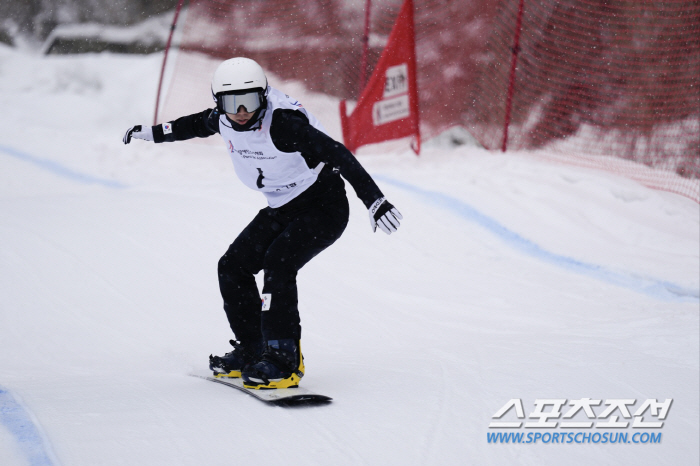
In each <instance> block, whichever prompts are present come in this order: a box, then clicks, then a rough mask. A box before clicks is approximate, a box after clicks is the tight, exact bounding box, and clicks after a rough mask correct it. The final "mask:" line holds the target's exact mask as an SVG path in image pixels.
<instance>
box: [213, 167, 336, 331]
mask: <svg viewBox="0 0 700 466" xmlns="http://www.w3.org/2000/svg"><path fill="white" fill-rule="evenodd" d="M348 216H349V208H348V200H347V196H346V194H345V189H344V183H343V181H342V180H341V178H340V176H338V175H337V174H334V173H333V172H332V171H331V170H330V169H329V168H325V169H324V170H323V172H322V173H321V176H319V179H318V181H317V182H316V183H314V185H312V186H311V187H310V188H309V189H307V190H306V191H305V192H303V193H302V194H301V195H300V196H299V197H297V198H295V199H293V200H292V201H290V202H289V203H288V204H286V205H284V206H282V207H280V208H277V209H273V208H271V207H266V208H264V209H262V210H261V211H260V212H258V214H257V215H256V216H255V218H254V219H253V221H252V222H250V224H249V225H248V226H247V227H246V228H245V229H244V230H243V231H242V232H241V234H240V235H238V237H237V238H236V240H235V241H234V242H233V244H231V246H229V248H228V251H226V254H224V256H223V257H222V258H221V259H220V260H219V288H220V289H221V296H222V297H223V299H224V310H225V311H226V317H227V318H228V321H229V324H230V326H231V330H233V333H234V334H235V335H236V339H238V340H240V341H242V342H247V341H251V340H260V339H262V340H264V341H266V340H279V339H285V338H292V339H300V338H301V325H300V320H299V310H298V307H297V282H296V277H297V272H298V271H299V269H301V268H302V267H303V266H304V265H305V264H306V263H307V262H309V261H310V260H311V259H312V258H314V257H315V256H316V255H317V254H318V253H320V252H321V251H323V250H324V249H326V248H327V247H328V246H330V245H331V244H333V243H334V242H335V241H336V240H337V239H338V238H340V236H341V235H342V234H343V231H344V230H345V227H346V226H347V223H348ZM261 270H264V273H265V275H264V285H263V290H262V292H263V294H269V295H270V301H269V310H265V311H263V310H262V306H261V297H260V293H259V292H258V287H257V284H256V282H255V277H254V276H255V275H256V274H257V273H258V272H260V271H261Z"/></svg>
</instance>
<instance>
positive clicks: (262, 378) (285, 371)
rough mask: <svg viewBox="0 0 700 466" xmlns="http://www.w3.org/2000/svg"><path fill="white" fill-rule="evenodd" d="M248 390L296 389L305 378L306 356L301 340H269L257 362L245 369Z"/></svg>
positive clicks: (245, 383)
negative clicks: (302, 351) (302, 349)
mask: <svg viewBox="0 0 700 466" xmlns="http://www.w3.org/2000/svg"><path fill="white" fill-rule="evenodd" d="M242 377H243V386H244V387H246V388H254V389H256V390H258V389H270V388H294V387H298V386H299V381H300V380H301V378H302V377H304V356H303V355H302V354H301V342H300V341H299V340H268V342H267V347H266V348H265V349H264V350H263V353H262V356H261V357H260V358H259V359H258V361H257V362H255V363H253V364H251V365H249V366H247V367H245V368H244V369H243V374H242Z"/></svg>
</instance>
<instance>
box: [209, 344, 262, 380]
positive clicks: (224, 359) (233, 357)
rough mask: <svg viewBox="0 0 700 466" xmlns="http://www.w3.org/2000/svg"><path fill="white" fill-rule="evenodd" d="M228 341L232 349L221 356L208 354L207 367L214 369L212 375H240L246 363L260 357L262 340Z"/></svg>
mask: <svg viewBox="0 0 700 466" xmlns="http://www.w3.org/2000/svg"><path fill="white" fill-rule="evenodd" d="M229 343H231V346H233V351H231V352H229V353H226V354H225V355H223V356H212V355H211V354H210V355H209V369H211V370H212V371H214V377H217V378H218V377H232V378H237V377H240V376H241V371H242V370H243V368H244V367H245V366H246V365H248V364H251V363H254V362H255V361H257V360H258V359H260V355H261V353H262V342H255V343H241V342H240V341H236V340H230V341H229Z"/></svg>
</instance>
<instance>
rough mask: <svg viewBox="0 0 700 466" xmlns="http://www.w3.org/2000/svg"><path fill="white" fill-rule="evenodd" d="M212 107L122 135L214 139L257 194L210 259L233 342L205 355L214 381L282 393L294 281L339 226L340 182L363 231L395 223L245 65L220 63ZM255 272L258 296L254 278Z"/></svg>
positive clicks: (288, 375)
mask: <svg viewBox="0 0 700 466" xmlns="http://www.w3.org/2000/svg"><path fill="white" fill-rule="evenodd" d="M211 89H212V95H213V97H214V100H215V102H216V106H215V108H213V109H207V110H204V111H202V112H200V113H196V114H193V115H188V116H184V117H181V118H178V119H176V120H174V121H171V122H168V123H163V124H160V125H156V126H150V125H137V126H133V127H131V128H129V130H128V131H127V132H126V134H125V135H124V139H123V142H124V144H129V142H130V141H131V139H132V138H137V139H142V140H146V141H153V142H155V143H161V142H172V141H183V140H186V139H191V138H195V137H200V138H204V137H208V136H211V135H213V134H216V133H219V134H220V135H221V137H222V138H223V139H224V143H225V145H226V149H227V150H228V152H229V155H230V156H231V159H232V160H233V166H234V169H235V171H236V174H237V175H238V177H239V178H240V180H241V181H242V182H243V184H245V185H246V186H248V187H249V188H252V189H255V190H258V191H261V192H262V193H263V194H264V195H265V197H266V198H267V203H268V206H267V207H265V208H264V209H262V210H260V212H259V213H258V214H257V215H256V216H255V218H254V219H253V220H252V221H251V222H250V224H249V225H248V226H247V227H245V228H244V229H243V231H242V232H241V233H240V234H239V235H238V237H237V238H236V239H235V241H234V242H233V243H232V244H231V246H230V247H229V248H228V250H227V251H226V253H225V254H224V255H223V257H222V258H221V259H220V260H219V264H218V272H219V288H220V290H221V296H222V297H223V301H224V310H225V312H226V316H227V318H228V321H229V325H230V326H231V330H232V331H233V333H234V335H235V338H236V340H231V345H232V346H233V351H231V352H229V353H226V354H225V355H224V356H209V360H210V362H209V367H210V369H211V370H212V371H214V375H215V376H217V377H242V378H243V382H244V385H245V386H246V387H248V388H256V389H257V388H288V387H295V386H297V385H298V383H299V380H300V379H301V377H302V376H303V375H304V362H303V356H302V353H301V346H300V341H301V326H300V319H299V310H298V308H297V283H296V276H297V272H298V271H299V269H301V268H302V267H303V266H304V265H305V264H306V263H307V262H308V261H309V260H311V259H312V258H313V257H315V256H316V255H317V254H318V253H320V252H321V251H323V250H324V249H326V248H327V247H328V246H330V245H331V244H333V243H334V242H335V241H336V240H337V239H338V238H339V237H340V236H341V235H342V233H343V231H344V230H345V227H346V225H347V223H348V215H349V207H348V199H347V196H346V194H345V187H344V186H345V184H344V182H343V180H342V179H341V177H340V175H342V176H343V178H345V179H346V180H347V181H348V182H349V183H350V184H351V185H352V187H353V188H354V190H355V192H356V194H357V196H358V197H359V198H360V199H361V200H362V202H363V203H364V204H365V206H366V207H367V209H368V211H369V219H370V224H371V227H372V230H373V231H376V229H377V227H379V228H380V229H381V230H382V231H384V232H385V233H387V234H391V233H392V232H395V231H396V229H397V228H398V227H399V220H400V219H402V218H403V217H402V216H401V214H400V213H399V212H398V210H397V209H396V208H395V207H394V206H393V205H392V204H391V203H389V202H388V201H387V200H386V199H385V197H384V195H383V194H382V192H381V191H380V189H379V187H378V186H377V185H376V183H375V182H374V180H372V178H371V177H370V176H369V174H368V173H367V172H366V171H365V170H364V168H363V167H362V166H361V165H360V163H359V162H358V161H357V159H355V157H354V156H353V155H352V153H351V152H350V151H348V150H347V149H346V148H345V146H343V145H342V144H341V143H339V142H337V141H335V140H333V139H332V138H330V137H329V136H328V135H327V134H326V132H325V130H324V128H323V126H322V125H321V124H320V122H319V121H318V120H317V119H316V118H315V117H314V116H313V115H312V114H311V113H310V112H308V111H307V110H306V109H305V108H304V107H303V106H302V105H301V104H300V103H299V102H298V101H296V100H295V99H293V98H291V97H289V96H288V95H285V94H284V93H283V92H281V91H279V90H277V89H274V88H272V87H270V86H268V82H267V77H266V76H265V72H264V71H263V69H262V68H261V67H260V65H259V64H258V63H256V62H255V61H253V60H251V59H248V58H242V57H238V58H232V59H229V60H226V61H224V62H223V63H221V64H220V65H219V67H218V68H217V69H216V71H215V72H214V76H213V78H212V83H211ZM261 270H264V285H263V289H262V297H261V295H260V293H259V291H258V288H257V285H256V282H255V277H254V275H256V274H257V273H258V272H260V271H261Z"/></svg>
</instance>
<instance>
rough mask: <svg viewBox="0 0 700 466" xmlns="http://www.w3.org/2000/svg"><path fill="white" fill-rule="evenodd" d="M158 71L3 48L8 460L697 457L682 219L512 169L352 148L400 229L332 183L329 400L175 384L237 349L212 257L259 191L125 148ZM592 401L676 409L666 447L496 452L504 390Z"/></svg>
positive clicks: (307, 296)
mask: <svg viewBox="0 0 700 466" xmlns="http://www.w3.org/2000/svg"><path fill="white" fill-rule="evenodd" d="M160 60H161V56H160V55H154V56H148V57H123V56H114V55H109V54H102V55H93V56H80V57H69V56H63V57H50V58H37V57H33V56H29V55H24V54H18V53H16V52H13V51H11V50H10V49H7V48H0V108H2V109H3V111H2V113H0V123H1V124H0V127H1V128H2V134H1V136H0V244H2V247H0V296H1V297H2V300H1V301H0V302H1V303H2V304H1V306H2V307H1V308H0V413H4V414H0V416H2V417H0V464H2V465H3V466H5V465H7V466H15V465H25V464H47V465H48V464H54V465H58V464H61V465H66V466H67V465H71V466H73V465H77V466H82V465H85V466H92V465H122V464H125V465H126V464H129V465H133V464H148V465H161V464H162V465H195V464H196V465H199V464H207V465H219V464H221V465H224V464H226V465H230V464H258V463H259V462H260V461H261V459H264V461H265V462H266V463H269V464H277V463H283V462H284V463H290V462H291V463H292V464H303V465H321V464H323V465H325V464H335V465H346V464H347V465H357V464H368V465H398V464H401V465H406V464H409V465H424V464H436V465H437V464H441V465H443V464H448V465H453V464H469V465H472V464H473V465H504V464H518V465H550V464H551V465H554V464H572V465H590V464H635V465H659V464H668V465H694V464H698V461H700V458H699V457H698V438H699V437H700V430H699V423H698V410H699V406H698V394H699V390H700V388H699V384H698V377H699V370H698V367H699V356H698V355H699V353H700V348H699V339H700V338H699V328H698V314H699V312H700V304H699V301H698V290H699V288H700V276H699V275H700V245H699V244H698V238H699V236H700V230H699V228H700V212H699V209H698V205H697V204H696V203H694V202H693V201H690V200H688V199H685V198H683V197H680V196H677V195H673V194H669V193H664V192H657V191H652V190H649V189H647V188H644V187H642V186H640V185H638V184H637V183H635V182H632V181H629V180H626V179H622V178H619V177H615V176H613V175H609V174H606V173H601V172H595V171H588V170H582V169H578V168H573V167H567V166H560V165H549V164H546V163H544V162H541V161H536V160H533V159H531V158H528V157H527V156H526V155H522V154H508V155H503V154H493V153H488V152H486V151H483V150H480V149H477V148H474V147H461V148H456V149H455V148H449V147H441V146H440V145H438V144H433V145H431V144H427V145H426V148H425V152H424V154H422V155H421V156H420V157H418V158H417V157H415V156H413V155H412V154H411V153H410V152H408V151H405V150H403V149H397V147H399V146H397V145H385V146H380V147H374V148H368V149H364V150H361V152H360V155H359V159H360V161H361V162H362V163H363V165H364V166H365V167H366V168H367V169H368V171H370V173H372V174H373V175H374V176H375V177H376V179H377V180H378V182H379V184H380V186H381V187H382V189H383V190H384V192H385V194H386V195H387V197H388V198H389V199H390V200H391V201H392V202H393V203H394V204H395V205H396V206H397V207H398V208H399V209H400V210H401V212H402V213H403V215H404V217H405V221H404V224H403V226H402V227H401V230H400V231H399V232H398V233H397V234H395V235H391V236H386V235H383V234H381V233H377V234H372V233H371V231H370V228H369V224H368V221H367V218H366V211H365V210H364V208H363V206H362V204H361V202H360V201H359V200H358V199H357V198H356V197H354V194H353V193H352V189H351V188H350V187H349V186H348V190H349V193H350V198H351V209H352V213H351V221H350V225H349V226H348V229H347V230H346V233H345V235H344V236H343V237H342V238H341V239H340V240H339V241H338V243H337V244H336V245H334V246H333V247H331V248H330V249H329V250H327V251H325V252H324V253H323V254H321V255H320V256H319V257H317V258H316V259H315V260H314V261H312V262H311V263H310V264H309V265H307V266H306V267H305V268H304V269H303V270H302V272H301V273H300V277H299V286H300V309H301V313H302V325H303V329H304V330H303V346H304V355H305V358H306V366H307V375H306V377H305V378H304V379H303V381H302V384H303V385H304V386H306V387H308V388H310V389H314V390H317V391H319V392H322V393H324V394H327V395H330V396H332V397H333V398H334V399H335V401H334V402H333V403H332V404H331V405H329V406H323V407H315V408H308V409H283V408H275V407H270V406H266V405H264V404H262V403H260V402H259V401H256V400H254V399H253V398H251V397H247V396H244V395H243V394H239V393H237V392H234V391H232V390H230V389H227V388H226V387H222V386H218V385H215V384H211V383H209V382H206V381H203V380H199V379H195V378H192V377H188V376H187V374H188V373H189V372H191V371H193V370H197V369H202V368H204V367H205V365H206V363H207V356H208V355H209V354H210V353H222V352H225V351H227V350H228V343H227V341H228V339H229V338H231V335H230V331H229V330H228V329H227V323H226V320H225V316H224V313H223V310H222V309H221V299H220V297H219V295H218V286H217V282H216V263H217V261H218V258H219V257H220V255H221V254H222V253H223V252H224V251H225V250H226V248H227V246H228V244H229V243H230V242H231V241H232V240H233V239H234V238H235V236H236V234H237V233H238V232H239V231H240V230H241V229H242V228H243V227H244V226H245V225H246V224H247V222H248V221H249V220H250V219H251V218H252V216H253V215H254V214H255V212H257V210H259V209H260V208H262V207H263V206H264V199H263V197H262V196H261V195H259V194H257V193H255V192H253V191H250V190H247V189H246V188H245V187H244V186H242V184H240V183H239V182H238V181H237V179H236V178H235V175H234V173H233V169H232V167H231V165H230V160H229V159H228V156H227V154H226V152H225V151H224V149H223V147H219V146H218V145H216V144H213V145H212V144H206V143H197V142H187V143H180V144H163V145H158V146H156V145H154V144H149V143H145V142H143V141H135V142H134V143H132V144H131V145H129V146H124V145H123V144H121V137H122V134H123V132H124V131H125V130H126V129H127V128H128V127H129V126H131V125H133V124H138V123H149V122H150V120H151V118H152V108H153V104H154V101H155V97H154V96H155V87H156V78H157V74H158V72H159V67H160ZM272 84H273V85H277V86H279V87H281V88H283V89H285V90H287V91H288V92H289V93H290V94H292V93H293V91H294V93H293V95H294V97H296V98H298V99H300V100H301V101H302V102H303V103H304V105H305V106H306V107H307V108H309V109H310V110H311V111H312V112H316V113H318V114H320V115H324V116H323V117H322V119H323V120H324V124H325V125H326V126H327V127H329V129H330V131H331V132H334V134H338V133H339V128H338V121H337V118H332V117H331V116H330V112H329V108H331V109H332V106H329V105H335V103H334V102H333V101H332V99H330V98H328V97H326V96H316V95H311V94H306V93H304V92H303V89H302V88H301V87H300V86H299V85H298V84H294V83H288V84H287V86H288V87H285V84H284V83H279V82H274V81H273V82H272ZM203 85H204V86H207V85H208V84H207V83H203ZM292 90H293V91H292ZM329 102H330V104H329ZM316 109H318V110H316ZM326 115H329V116H326ZM587 397H589V398H596V399H602V400H611V399H635V400H638V403H637V405H636V406H637V407H638V406H639V404H640V403H641V402H643V401H644V400H646V399H648V398H654V399H658V400H664V399H666V398H672V399H673V405H672V408H671V410H670V412H669V414H668V417H667V419H666V420H665V425H664V427H663V428H662V429H660V430H659V429H657V430H656V432H661V433H662V434H663V439H662V442H661V443H658V444H633V443H630V444H592V443H590V444H576V443H572V444H553V443H546V444H545V443H543V442H539V443H537V444H520V445H513V444H508V445H506V444H492V443H491V444H490V443H488V442H487V432H489V429H488V425H489V422H491V421H492V416H493V415H494V413H495V412H496V411H497V410H498V409H499V408H501V407H502V406H503V405H504V404H505V403H506V402H507V401H508V400H510V399H513V398H519V399H522V402H523V404H524V406H525V415H526V416H528V415H529V414H530V413H531V412H532V411H533V409H534V402H535V400H536V399H547V398H549V399H556V398H565V399H568V400H577V399H581V398H587ZM600 411H602V409H601V410H599V411H598V413H600ZM8 413H9V414H8ZM615 414H618V415H619V413H615ZM647 414H648V413H647ZM506 417H509V420H512V419H513V418H514V415H513V413H510V415H508V416H506ZM630 421H631V420H630ZM491 431H493V429H491ZM530 431H532V430H531V429H530ZM539 431H540V432H541V429H540V430H539ZM591 431H592V430H589V431H588V432H591ZM626 431H627V432H629V433H630V436H631V435H632V433H633V430H632V429H631V428H630V429H626ZM520 432H526V430H525V429H520ZM557 432H561V430H557Z"/></svg>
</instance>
